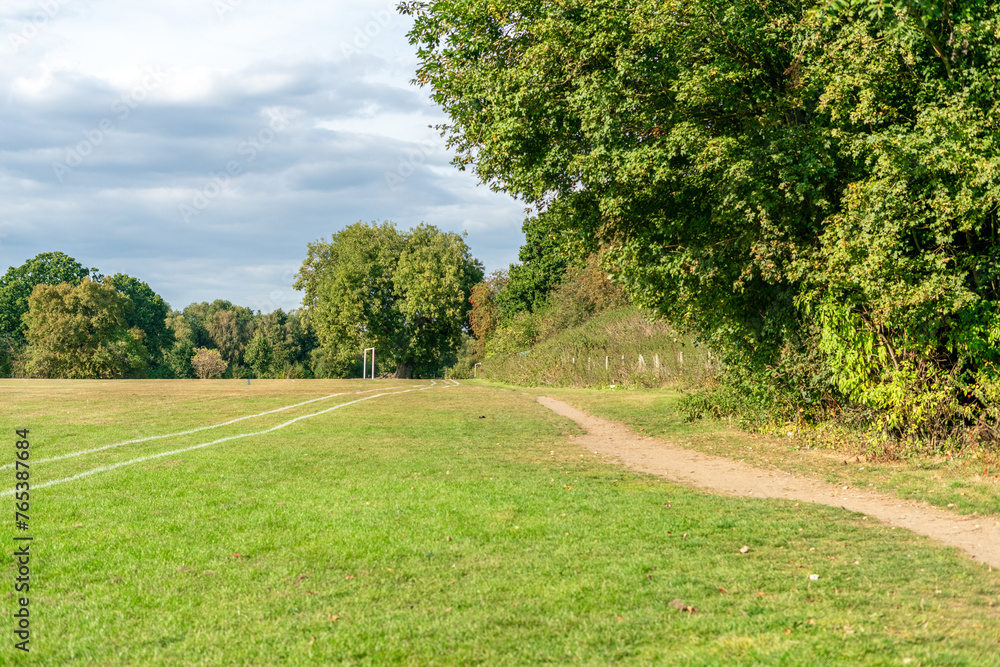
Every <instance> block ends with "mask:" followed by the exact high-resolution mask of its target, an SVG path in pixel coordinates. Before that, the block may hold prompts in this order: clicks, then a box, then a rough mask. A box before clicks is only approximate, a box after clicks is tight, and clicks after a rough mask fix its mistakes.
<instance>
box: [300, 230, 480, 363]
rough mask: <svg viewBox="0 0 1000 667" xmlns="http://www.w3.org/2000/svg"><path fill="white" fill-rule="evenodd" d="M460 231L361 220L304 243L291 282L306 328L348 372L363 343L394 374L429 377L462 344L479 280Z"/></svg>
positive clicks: (473, 261)
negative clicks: (326, 237)
mask: <svg viewBox="0 0 1000 667" xmlns="http://www.w3.org/2000/svg"><path fill="white" fill-rule="evenodd" d="M482 277H483V269H482V265H481V264H480V263H479V262H478V261H477V260H475V259H473V257H472V255H471V253H470V251H469V247H468V246H467V245H466V243H465V241H464V240H463V238H462V237H461V236H459V235H458V234H454V233H450V232H442V231H440V230H439V229H437V228H436V227H434V226H432V225H426V224H422V225H420V226H418V227H416V228H414V229H412V230H409V231H400V230H398V229H397V228H396V226H395V225H394V224H393V223H391V222H384V223H382V224H377V223H374V222H373V223H370V224H364V223H361V222H358V223H355V224H353V225H350V226H348V227H346V228H344V229H343V230H341V231H339V232H337V233H336V234H333V236H332V237H331V238H330V241H324V240H320V241H317V242H316V243H311V244H309V253H308V256H307V257H306V259H305V261H304V262H303V264H302V268H301V269H300V271H299V274H298V280H297V281H296V283H295V287H296V289H300V290H303V291H304V292H305V296H304V298H303V306H304V310H305V316H306V318H307V321H308V323H309V326H310V327H311V328H313V329H314V330H315V331H316V333H317V336H318V337H319V340H320V342H321V343H322V345H323V346H324V348H326V351H327V354H328V355H332V357H333V358H332V359H327V360H326V361H325V362H324V363H327V364H332V365H333V366H335V367H336V368H337V371H336V372H337V373H338V374H341V375H346V374H348V373H350V372H351V371H352V369H353V364H354V360H355V358H357V357H358V356H359V355H360V353H361V350H362V349H363V348H365V347H375V348H376V349H377V351H378V355H379V359H378V363H379V364H380V365H382V367H384V366H385V365H389V366H390V367H391V368H393V370H394V371H395V373H396V375H397V376H398V377H411V376H413V375H414V374H416V375H417V376H426V375H433V374H435V373H437V372H438V371H439V370H440V369H441V365H442V363H443V361H444V359H445V358H446V357H448V356H449V355H451V354H453V353H454V351H455V350H456V349H457V348H458V346H459V345H460V343H461V340H462V338H461V336H462V332H463V330H465V329H466V328H467V327H468V321H467V313H468V310H469V307H470V304H469V296H470V294H471V290H472V287H473V285H475V284H476V283H478V282H479V281H480V280H482Z"/></svg>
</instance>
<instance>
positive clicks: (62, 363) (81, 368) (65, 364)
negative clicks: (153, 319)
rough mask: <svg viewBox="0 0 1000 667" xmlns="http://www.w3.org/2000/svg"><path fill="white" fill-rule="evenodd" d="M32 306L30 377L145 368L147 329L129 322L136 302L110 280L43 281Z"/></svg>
mask: <svg viewBox="0 0 1000 667" xmlns="http://www.w3.org/2000/svg"><path fill="white" fill-rule="evenodd" d="M28 306H29V308H28V313H27V315H25V317H24V323H25V325H26V327H27V331H26V337H27V340H28V360H27V366H26V370H27V373H28V375H29V376H31V377H43V378H123V377H132V376H135V375H138V374H139V373H141V372H142V371H143V370H144V369H145V368H146V364H147V361H148V357H149V355H148V352H147V351H146V347H145V345H144V344H143V341H144V338H145V333H144V332H143V331H142V329H139V328H138V327H129V326H128V315H129V313H130V312H131V310H132V302H131V300H130V299H129V297H128V296H126V295H124V294H122V293H121V292H119V291H117V290H116V289H115V286H114V283H113V282H112V281H111V280H110V279H105V280H103V281H96V280H91V279H90V278H89V277H86V278H84V279H83V281H82V282H80V283H79V284H78V285H72V284H70V283H68V282H64V283H60V284H58V285H46V284H40V285H37V286H36V287H35V289H34V290H33V291H32V293H31V296H30V297H29V298H28Z"/></svg>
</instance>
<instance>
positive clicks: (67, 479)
mask: <svg viewBox="0 0 1000 667" xmlns="http://www.w3.org/2000/svg"><path fill="white" fill-rule="evenodd" d="M433 386H434V385H428V386H426V387H419V388H416V389H406V390H405V391H393V392H389V393H385V394H375V395H374V396H365V397H364V398H359V399H357V400H354V401H348V402H347V403H340V404H339V405H334V406H333V407H331V408H327V409H326V410H320V411H319V412H314V413H312V414H311V415H302V416H301V417H296V418H295V419H290V420H288V421H286V422H285V423H284V424H278V425H277V426H272V427H271V428H269V429H264V430H263V431H257V432H255V433H241V434H240V435H230V436H228V437H225V438H219V439H218V440H213V441H212V442H203V443H201V444H200V445H192V446H191V447H182V448H181V449H173V450H171V451H169V452H160V453H159V454H150V455H149V456H140V457H139V458H136V459H131V460H128V461H121V462H119V463H114V464H112V465H109V466H102V467H100V468H94V469H93V470H88V471H86V472H81V473H79V474H76V475H73V476H72V477H64V478H62V479H55V480H52V481H51V482H44V483H42V484H33V485H32V487H31V490H32V491H37V490H38V489H44V488H45V487H46V486H55V485H56V484H63V483H65V482H73V481H75V480H78V479H82V478H84V477H90V476H91V475H96V474H97V473H99V472H108V471H109V470H114V469H115V468H121V467H123V466H128V465H132V464H133V463H142V462H143V461H149V460H150V459H158V458H161V457H164V456H172V455H174V454H182V453H184V452H190V451H192V450H195V449H202V448H203V447H210V446H211V445H217V444H219V443H220V442H229V441H230V440H239V439H240V438H249V437H252V436H255V435H264V434H265V433H272V432H274V431H277V430H278V429H282V428H285V427H286V426H291V425H292V424H294V423H295V422H297V421H302V420H303V419H309V418H310V417H318V416H319V415H324V414H326V413H327V412H332V411H334V410H339V409H340V408H344V407H347V406H348V405H354V404H355V403H361V402H362V401H370V400H372V399H373V398H379V397H381V396H394V395H396V394H408V393H409V392H411V391H423V390H425V389H430V388H431V387H433ZM373 391H378V390H373ZM355 393H367V392H355ZM15 491H16V489H10V490H8V491H3V492H0V498H2V497H4V496H10V495H13V494H14V492H15Z"/></svg>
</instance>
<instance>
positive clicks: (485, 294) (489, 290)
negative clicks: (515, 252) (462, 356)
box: [469, 271, 507, 359]
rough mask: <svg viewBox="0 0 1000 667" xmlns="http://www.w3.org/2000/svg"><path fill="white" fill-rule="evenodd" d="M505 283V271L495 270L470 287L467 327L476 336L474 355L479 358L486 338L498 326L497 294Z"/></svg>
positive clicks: (481, 356)
mask: <svg viewBox="0 0 1000 667" xmlns="http://www.w3.org/2000/svg"><path fill="white" fill-rule="evenodd" d="M506 285H507V274H506V272H503V271H495V272H494V273H492V274H490V276H489V277H488V278H487V279H485V280H483V282H481V283H477V284H476V285H475V286H474V287H473V288H472V295H471V296H470V297H469V303H471V304H472V310H470V311H469V327H470V328H471V329H472V335H474V336H475V337H476V355H477V357H478V358H480V359H481V358H483V356H484V355H485V352H486V347H485V345H486V339H487V338H488V337H489V335H490V334H491V333H492V332H493V331H495V330H496V328H497V327H498V326H500V323H501V311H500V307H499V306H498V305H497V295H498V294H500V293H501V292H502V291H503V290H504V288H505V287H506Z"/></svg>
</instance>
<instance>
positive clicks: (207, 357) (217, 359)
mask: <svg viewBox="0 0 1000 667" xmlns="http://www.w3.org/2000/svg"><path fill="white" fill-rule="evenodd" d="M191 365H192V366H193V367H194V370H195V373H197V374H198V377H199V378H200V379H202V380H207V379H208V378H213V377H222V374H223V373H225V372H226V368H227V367H228V366H229V364H227V363H226V361H225V359H223V358H222V355H221V354H219V351H218V350H209V349H208V348H204V347H199V348H198V349H196V350H195V351H194V356H193V357H191Z"/></svg>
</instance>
